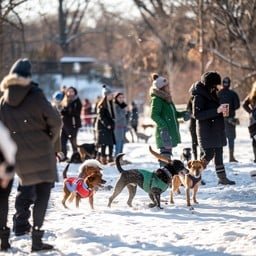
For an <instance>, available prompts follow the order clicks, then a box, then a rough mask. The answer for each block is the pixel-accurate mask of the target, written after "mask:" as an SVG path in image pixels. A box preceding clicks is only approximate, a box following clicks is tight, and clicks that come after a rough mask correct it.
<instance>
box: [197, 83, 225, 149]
mask: <svg viewBox="0 0 256 256" xmlns="http://www.w3.org/2000/svg"><path fill="white" fill-rule="evenodd" d="M192 95H193V106H192V109H193V115H194V117H195V119H196V120H197V136H198V143H199V145H200V146H201V147H202V148H203V149H206V148H220V147H223V146H225V145H226V143H227V141H226V134H225V127H224V118H223V115H222V113H220V114H219V113H217V108H218V107H219V105H220V103H219V99H218V97H217V95H216V93H214V92H213V93H211V92H210V91H209V89H207V88H206V87H205V85H204V84H203V83H201V82H197V83H196V84H195V85H194V87H193V90H192Z"/></svg>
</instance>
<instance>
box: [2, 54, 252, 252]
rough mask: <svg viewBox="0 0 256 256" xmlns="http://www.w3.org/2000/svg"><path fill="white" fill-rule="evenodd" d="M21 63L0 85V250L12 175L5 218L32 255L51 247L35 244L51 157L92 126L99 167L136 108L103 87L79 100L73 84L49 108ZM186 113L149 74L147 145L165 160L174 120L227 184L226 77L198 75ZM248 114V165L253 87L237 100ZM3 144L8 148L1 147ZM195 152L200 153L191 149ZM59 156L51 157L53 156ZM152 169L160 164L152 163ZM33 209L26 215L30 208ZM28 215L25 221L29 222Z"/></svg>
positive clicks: (133, 121) (231, 125) (230, 124)
mask: <svg viewBox="0 0 256 256" xmlns="http://www.w3.org/2000/svg"><path fill="white" fill-rule="evenodd" d="M31 77H32V74H31V63H30V61H29V60H28V59H19V60H17V61H16V62H15V63H14V64H13V66H12V67H11V69H10V72H9V74H7V75H6V76H5V77H4V79H3V80H2V82H1V85H0V87H1V91H2V93H3V95H2V97H1V100H0V121H1V122H2V123H3V125H2V124H0V130H1V141H5V144H4V143H0V167H1V168H0V241H1V242H0V245H1V247H0V248H1V250H2V251H6V250H8V249H9V248H10V246H11V245H10V243H9V237H10V228H9V227H8V226H7V217H8V198H9V195H10V192H11V188H12V184H13V177H14V172H16V173H17V175H18V177H19V185H18V188H17V195H16V198H15V214H14V216H13V232H14V234H15V235H16V236H21V235H24V234H27V233H30V234H31V238H32V247H31V250H32V251H41V250H51V249H52V248H53V246H52V245H50V244H47V243H44V242H43V241H42V238H43V234H44V231H43V230H42V229H41V228H42V226H43V222H44V218H45V214H46V210H47V206H48V201H49V198H50V193H51V189H52V188H53V187H54V182H55V181H56V180H57V178H58V177H57V167H56V163H57V160H58V159H59V160H67V159H68V149H67V143H68V142H70V144H71V147H72V151H73V153H75V152H77V134H78V131H79V129H80V128H81V126H94V128H95V144H96V145H97V147H98V148H99V152H100V154H99V155H98V156H97V158H98V160H100V161H101V162H102V163H103V164H106V163H108V162H112V161H113V160H114V158H115V156H116V155H117V154H119V153H122V152H123V147H124V143H125V133H126V131H127V127H128V126H129V125H130V126H131V127H132V129H134V131H135V132H137V129H138V119H139V115H138V108H137V106H136V103H135V102H134V101H133V102H132V103H131V107H129V106H128V104H127V102H126V100H125V95H124V92H122V91H117V92H113V90H112V88H110V87H109V86H108V85H103V87H102V95H101V97H99V99H98V101H97V103H96V104H95V108H93V105H92V103H91V102H90V100H89V99H84V100H81V99H80V98H79V95H78V91H77V90H76V88H75V87H73V86H70V87H66V86H63V87H62V88H61V89H60V90H59V91H57V92H55V93H54V94H53V97H52V102H51V103H50V102H49V101H48V100H47V98H46V97H45V95H44V93H43V91H42V90H41V89H40V88H39V86H38V84H36V83H35V82H34V81H33V80H32V79H31ZM189 94H190V97H189V102H188V104H187V108H186V109H184V110H183V111H178V110H177V109H176V106H175V104H174V102H173V98H172V94H171V91H170V88H169V81H168V79H167V78H165V77H164V76H161V75H159V74H153V75H152V77H151V86H150V89H149V96H150V116H151V118H152V120H153V121H154V122H155V126H156V129H155V141H156V146H157V148H158V149H159V152H160V154H162V155H164V156H165V157H169V158H172V154H173V148H174V147H176V146H177V145H178V144H179V143H181V135H180V131H179V121H178V119H180V118H182V119H183V120H184V121H189V122H190V124H189V130H190V132H191V145H192V150H193V157H194V159H201V160H202V161H204V163H205V165H207V164H208V163H209V162H210V161H211V160H213V161H214V164H215V170H216V175H217V177H218V182H219V183H220V184H222V185H234V184H235V181H232V180H230V179H229V178H228V177H227V175H226V171H225V166H224V164H223V146H225V145H226V143H227V142H226V141H227V140H228V148H229V156H230V157H229V160H230V161H231V162H236V161H237V160H236V159H235V156H234V149H235V138H236V125H237V124H238V119H237V118H236V110H237V109H238V108H239V107H240V100H239V97H238V95H237V94H236V93H235V92H234V91H233V90H232V89H231V79H230V78H229V77H225V78H224V79H223V80H221V76H220V74H219V73H217V72H213V71H209V72H206V73H204V74H203V75H202V76H201V78H200V80H199V81H196V82H195V83H193V85H192V86H191V88H190V90H189ZM243 107H244V109H245V110H246V111H247V112H248V113H249V115H250V126H249V130H250V134H251V138H252V146H253V152H254V157H255V160H254V162H256V83H254V84H253V86H252V90H251V92H250V94H249V95H248V97H247V98H246V99H245V100H244V102H243ZM6 145H8V150H6ZM198 147H199V151H200V154H198V152H197V148H198ZM60 152H61V153H62V157H61V158H57V156H58V154H59V153H60ZM160 166H162V163H161V162H160ZM31 205H33V208H32V209H33V210H32V212H31V208H30V206H31ZM31 214H32V215H33V223H30V222H29V219H30V216H31Z"/></svg>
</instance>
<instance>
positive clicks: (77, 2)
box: [54, 0, 90, 53]
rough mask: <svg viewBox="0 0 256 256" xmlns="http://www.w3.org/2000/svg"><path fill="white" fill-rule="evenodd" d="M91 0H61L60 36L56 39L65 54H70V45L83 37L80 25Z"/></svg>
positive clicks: (59, 14) (59, 15)
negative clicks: (79, 37)
mask: <svg viewBox="0 0 256 256" xmlns="http://www.w3.org/2000/svg"><path fill="white" fill-rule="evenodd" d="M89 2H90V0H74V1H66V0H59V10H58V17H59V34H58V36H57V37H55V38H54V39H55V42H57V43H58V44H59V45H60V47H61V49H62V51H63V53H67V52H69V45H70V43H71V42H72V41H73V40H74V39H76V38H77V37H78V36H81V31H79V29H80V25H81V22H82V20H83V18H84V16H85V13H86V10H87V8H88V5H89Z"/></svg>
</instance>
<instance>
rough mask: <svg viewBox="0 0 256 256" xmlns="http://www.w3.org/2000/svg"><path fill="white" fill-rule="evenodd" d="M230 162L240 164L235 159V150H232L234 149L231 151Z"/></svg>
mask: <svg viewBox="0 0 256 256" xmlns="http://www.w3.org/2000/svg"><path fill="white" fill-rule="evenodd" d="M229 162H235V163H238V161H237V160H236V159H235V157H234V150H232V149H230V150H229Z"/></svg>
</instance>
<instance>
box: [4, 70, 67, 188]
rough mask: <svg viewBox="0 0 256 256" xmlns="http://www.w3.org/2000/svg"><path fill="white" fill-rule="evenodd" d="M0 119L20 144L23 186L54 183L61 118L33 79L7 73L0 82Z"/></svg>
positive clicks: (19, 172)
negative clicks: (0, 95) (55, 144)
mask: <svg viewBox="0 0 256 256" xmlns="http://www.w3.org/2000/svg"><path fill="white" fill-rule="evenodd" d="M1 90H2V91H3V92H4V93H3V96H2V97H1V100H0V120H1V121H2V122H3V123H4V124H5V126H6V127H7V128H8V129H9V130H10V133H11V136H12V138H13V140H14V141H15V142H16V144H17V146H18V150H17V155H16V164H17V167H16V172H17V175H18V176H19V178H20V182H21V184H22V185H34V184H38V183H41V182H54V181H55V178H56V159H55V155H54V143H55V142H56V140H57V138H58V136H59V133H60V129H61V125H62V123H61V118H60V115H59V114H58V113H57V111H56V110H54V109H53V107H52V106H51V104H50V102H49V101H47V99H46V97H45V96H44V94H43V92H42V90H41V89H40V88H38V85H37V84H35V83H34V82H32V81H31V79H30V78H24V77H19V76H17V75H16V74H9V75H7V76H6V77H5V78H4V79H3V81H2V82H1Z"/></svg>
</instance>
